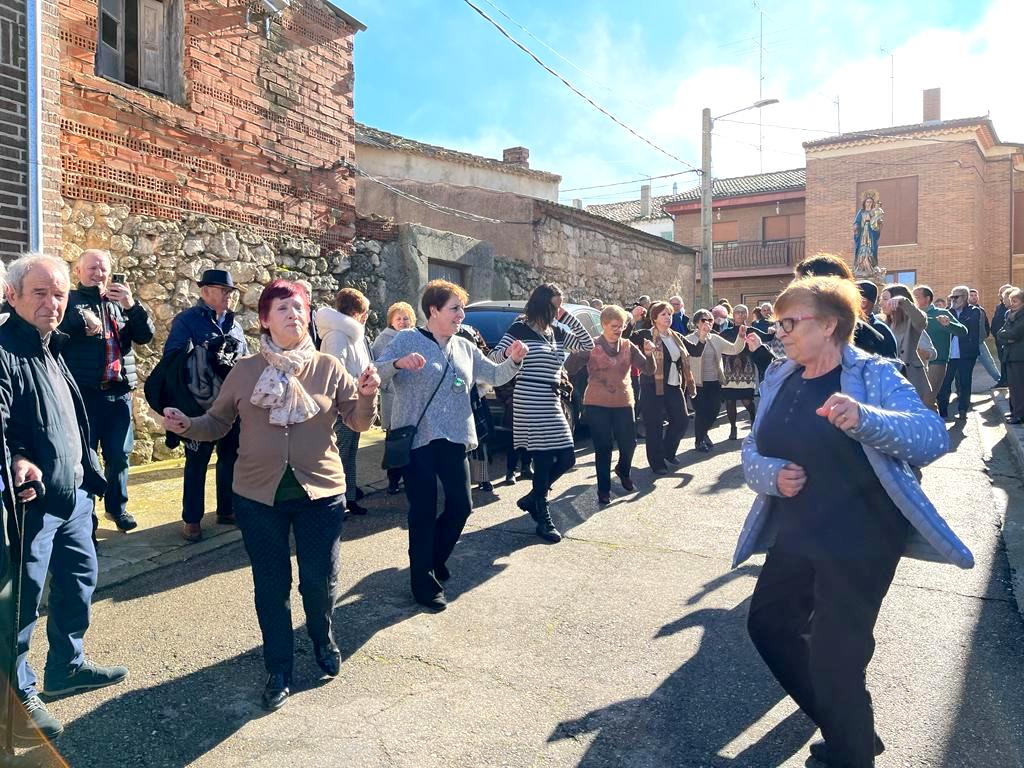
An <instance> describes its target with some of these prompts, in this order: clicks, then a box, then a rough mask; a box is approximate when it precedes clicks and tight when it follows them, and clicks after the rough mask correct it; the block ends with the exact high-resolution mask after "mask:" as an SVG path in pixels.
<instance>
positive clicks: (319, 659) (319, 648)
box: [313, 643, 341, 677]
mask: <svg viewBox="0 0 1024 768" xmlns="http://www.w3.org/2000/svg"><path fill="white" fill-rule="evenodd" d="M313 656H314V657H315V658H316V665H317V666H318V667H320V669H322V670H323V671H324V674H325V675H327V676H328V677H337V676H338V673H339V672H340V671H341V651H339V650H338V648H337V646H335V645H334V644H333V643H332V644H330V645H317V644H316V643H314V644H313Z"/></svg>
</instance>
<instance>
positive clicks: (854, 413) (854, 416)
mask: <svg viewBox="0 0 1024 768" xmlns="http://www.w3.org/2000/svg"><path fill="white" fill-rule="evenodd" d="M816 413H817V414H818V415H819V416H824V417H825V418H826V419H828V421H829V423H830V424H831V425H832V426H833V427H835V428H836V429H841V430H843V431H844V432H849V431H850V430H851V429H856V428H857V427H859V426H860V403H858V402H857V401H856V400H854V399H853V398H852V397H850V396H849V395H844V394H843V393H842V392H836V394H834V395H832V396H831V397H830V398H829V399H828V400H826V401H825V404H824V405H823V406H821V408H819V409H818V410H817V411H816Z"/></svg>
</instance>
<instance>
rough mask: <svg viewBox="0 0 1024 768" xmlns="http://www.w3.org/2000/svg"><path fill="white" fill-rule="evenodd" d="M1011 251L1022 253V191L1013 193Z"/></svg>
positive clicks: (1023, 250) (1023, 207) (1023, 215)
mask: <svg viewBox="0 0 1024 768" xmlns="http://www.w3.org/2000/svg"><path fill="white" fill-rule="evenodd" d="M1013 252H1014V253H1024V192H1014V193H1013Z"/></svg>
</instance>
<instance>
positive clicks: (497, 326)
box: [466, 308, 519, 348]
mask: <svg viewBox="0 0 1024 768" xmlns="http://www.w3.org/2000/svg"><path fill="white" fill-rule="evenodd" d="M518 316H519V311H518V310H512V311H508V310H500V309H473V308H469V309H467V310H466V324H467V325H471V326H473V327H474V328H476V329H477V330H478V331H480V335H481V336H483V337H484V341H486V342H487V346H488V347H492V348H493V347H494V346H495V345H496V344H497V343H498V342H499V341H501V337H502V336H504V335H505V331H507V330H508V328H509V326H510V325H512V323H513V322H515V319H516V318H517V317H518Z"/></svg>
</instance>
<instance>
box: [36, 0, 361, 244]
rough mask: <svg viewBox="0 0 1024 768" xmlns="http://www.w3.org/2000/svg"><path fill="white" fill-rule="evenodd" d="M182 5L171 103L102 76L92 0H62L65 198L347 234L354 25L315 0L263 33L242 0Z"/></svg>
mask: <svg viewBox="0 0 1024 768" xmlns="http://www.w3.org/2000/svg"><path fill="white" fill-rule="evenodd" d="M181 2H183V3H184V6H183V13H184V53H183V56H182V57H181V60H180V63H181V67H182V70H183V74H184V82H185V87H184V96H183V99H182V103H180V104H179V103H175V102H174V101H171V100H170V99H166V98H162V97H160V96H156V95H153V94H150V93H148V92H146V91H144V90H141V89H138V88H132V87H129V86H125V85H121V84H119V83H116V82H112V81H110V80H107V79H104V78H101V77H98V76H97V75H96V74H95V70H94V58H95V53H96V45H97V43H96V40H97V14H98V10H97V2H96V0H59V11H60V22H59V25H60V30H59V49H60V85H61V87H60V98H61V105H60V152H59V157H60V169H61V180H60V191H61V192H62V193H63V196H64V197H65V198H66V199H68V200H87V201H91V202H106V203H110V204H127V205H128V206H129V207H130V209H131V212H132V213H133V214H140V215H148V216H156V217H159V218H162V219H167V220H177V219H181V218H182V217H183V216H185V215H187V214H190V213H197V214H204V215H209V216H215V217H217V218H219V219H222V220H226V221H228V222H231V223H233V224H236V225H239V226H244V227H248V228H249V229H252V230H254V231H256V232H258V233H260V234H261V235H263V236H271V235H274V234H277V233H289V234H293V235H297V236H300V237H304V238H310V239H313V240H316V241H317V242H319V243H320V244H321V246H322V247H324V248H336V247H339V246H343V245H346V244H347V243H349V242H350V241H351V238H352V236H353V234H354V227H353V222H354V218H355V187H354V181H353V179H352V176H351V174H350V172H349V171H348V170H347V169H346V168H344V167H342V166H341V165H340V164H339V161H345V160H349V161H354V159H355V152H354V125H353V120H352V86H353V67H352V47H353V39H354V35H355V32H356V30H355V29H354V28H353V27H352V26H351V25H349V24H348V23H347V22H346V21H345V20H343V19H342V18H340V17H339V16H337V15H336V14H334V13H333V12H332V11H331V10H329V8H328V6H327V5H326V4H325V3H323V2H321V0H297V2H295V3H294V4H293V5H292V7H291V8H290V9H288V10H287V11H285V12H284V14H283V15H281V16H280V17H276V18H275V19H274V20H273V22H272V24H271V38H270V39H269V40H267V39H265V37H264V36H263V34H262V24H257V23H256V22H250V23H249V24H248V26H247V25H246V24H245V8H246V6H245V5H243V4H225V3H222V2H219V0H181ZM54 39H56V38H54ZM65 255H67V254H65Z"/></svg>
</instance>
